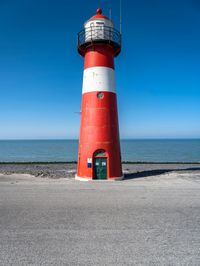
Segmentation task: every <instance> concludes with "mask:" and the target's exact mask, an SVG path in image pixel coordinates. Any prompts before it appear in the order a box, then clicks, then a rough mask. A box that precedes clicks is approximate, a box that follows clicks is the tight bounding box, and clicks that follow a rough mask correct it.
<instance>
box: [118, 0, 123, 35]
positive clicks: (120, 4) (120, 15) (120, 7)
mask: <svg viewBox="0 0 200 266" xmlns="http://www.w3.org/2000/svg"><path fill="white" fill-rule="evenodd" d="M119 31H120V33H121V34H122V0H119Z"/></svg>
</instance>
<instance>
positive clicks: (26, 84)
mask: <svg viewBox="0 0 200 266" xmlns="http://www.w3.org/2000/svg"><path fill="white" fill-rule="evenodd" d="M98 2H99V1H98V0H96V1H94V0H84V1H81V0H79V1H66V0H65V1H64V0H57V1H51V0H48V1H44V0H40V1H39V0H34V1H33V0H24V1H22V0H18V1H17V0H16V1H14V0H10V1H7V0H0V139H18V138H21V139H24V138H25V139H29V138H30V139H34V138H78V134H79V122H80V116H79V114H77V113H76V112H78V111H79V110H80V104H81V87H82V71H83V59H82V58H81V57H80V56H79V54H78V53H77V49H76V35H77V32H78V31H79V30H81V29H82V27H83V23H84V21H85V20H87V19H88V18H89V17H91V16H92V15H93V14H94V13H95V10H96V7H97V6H98ZM101 6H102V8H103V11H104V13H105V14H108V10H109V8H110V7H111V8H112V18H113V20H114V22H115V26H116V28H119V1H118V0H102V1H101ZM122 9H123V28H122V30H123V32H122V33H123V48H122V53H121V55H120V56H119V57H118V58H117V59H116V61H115V66H116V78H117V93H118V109H119V122H120V132H121V137H122V138H199V137H200V2H199V1H198V0H187V1H186V0H180V1H179V0H167V1H164V0H152V1H150V0H141V1H131V0H122Z"/></svg>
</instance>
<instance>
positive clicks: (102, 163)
mask: <svg viewBox="0 0 200 266" xmlns="http://www.w3.org/2000/svg"><path fill="white" fill-rule="evenodd" d="M94 179H99V180H103V179H107V158H102V157H97V158H94Z"/></svg>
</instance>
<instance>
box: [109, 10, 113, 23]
mask: <svg viewBox="0 0 200 266" xmlns="http://www.w3.org/2000/svg"><path fill="white" fill-rule="evenodd" d="M109 19H110V20H111V19H112V9H111V8H110V9H109Z"/></svg>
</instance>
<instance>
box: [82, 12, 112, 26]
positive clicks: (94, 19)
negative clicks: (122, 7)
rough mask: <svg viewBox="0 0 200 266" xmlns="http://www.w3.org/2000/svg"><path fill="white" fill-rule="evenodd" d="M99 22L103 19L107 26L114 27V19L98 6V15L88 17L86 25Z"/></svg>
mask: <svg viewBox="0 0 200 266" xmlns="http://www.w3.org/2000/svg"><path fill="white" fill-rule="evenodd" d="M93 21H94V22H97V23H98V21H103V22H104V24H105V26H108V27H114V25H113V22H112V20H110V19H109V18H108V17H107V16H104V15H103V13H102V9H101V8H97V10H96V15H94V16H92V17H91V18H90V19H88V20H87V21H86V22H85V23H84V26H85V27H88V26H90V23H91V22H93Z"/></svg>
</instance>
